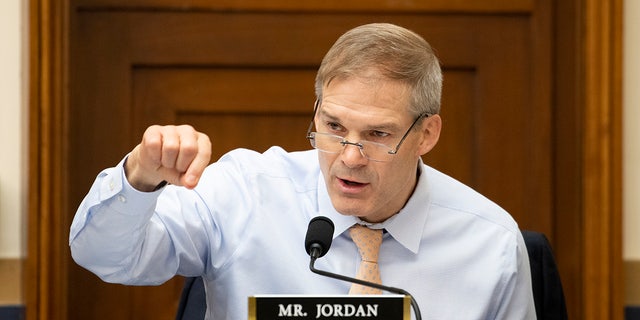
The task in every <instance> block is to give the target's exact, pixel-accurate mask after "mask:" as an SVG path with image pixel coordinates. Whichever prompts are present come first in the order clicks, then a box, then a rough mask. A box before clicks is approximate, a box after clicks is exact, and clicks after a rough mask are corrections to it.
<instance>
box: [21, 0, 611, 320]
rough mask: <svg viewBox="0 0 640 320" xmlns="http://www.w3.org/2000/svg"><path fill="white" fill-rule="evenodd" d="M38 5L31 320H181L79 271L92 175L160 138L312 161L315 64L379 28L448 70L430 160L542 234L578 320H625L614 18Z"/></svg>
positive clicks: (371, 5) (274, 6) (141, 3)
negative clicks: (185, 128) (73, 249)
mask: <svg viewBox="0 0 640 320" xmlns="http://www.w3.org/2000/svg"><path fill="white" fill-rule="evenodd" d="M31 3H32V7H31V44H32V46H31V50H32V51H31V52H32V53H31V60H30V61H31V67H32V68H31V85H32V87H31V99H32V103H31V122H30V126H31V133H32V136H31V141H30V144H31V146H30V150H31V155H32V158H31V161H30V169H31V170H30V171H31V178H30V192H31V198H30V217H29V221H30V222H29V226H30V230H29V260H28V261H27V266H26V267H27V269H26V271H27V272H26V274H27V275H26V282H25V283H26V290H27V317H28V319H102V318H105V319H106V318H109V319H111V318H118V319H172V317H173V312H174V310H175V306H176V303H177V297H178V294H179V289H180V286H181V281H180V279H178V278H177V279H174V280H172V281H170V282H169V283H167V284H165V285H163V286H160V287H156V288H134V287H124V286H119V285H108V284H104V283H102V282H100V281H99V280H98V279H97V278H96V277H95V276H93V275H91V274H89V273H88V272H86V271H84V270H81V269H80V268H78V267H77V266H75V264H74V263H73V262H72V261H71V260H70V257H69V252H68V249H67V248H68V246H67V244H66V241H67V240H66V238H67V237H68V228H69V224H70V221H71V219H72V216H73V213H74V211H75V208H76V207H77V205H78V204H79V201H80V200H81V199H82V196H83V195H84V193H85V192H86V191H87V190H88V187H89V185H90V184H91V182H92V180H93V179H94V177H95V175H96V174H97V172H98V171H99V170H101V169H102V168H104V167H106V166H111V165H113V164H115V163H117V161H119V160H120V158H121V157H122V156H123V155H124V154H125V153H126V152H127V151H128V150H130V149H131V148H132V147H133V146H134V145H135V144H136V143H137V140H138V139H139V136H140V134H141V132H142V131H143V129H144V128H145V127H146V126H147V125H149V124H152V123H185V122H186V123H190V124H193V125H195V126H196V127H198V128H200V129H201V130H203V131H204V132H206V133H208V134H210V135H211V137H212V139H213V144H214V154H215V155H214V157H215V156H216V155H220V154H221V153H222V152H224V151H226V150H228V149H230V148H234V147H249V148H254V149H258V150H261V149H264V148H265V147H266V146H269V145H272V144H279V145H283V146H285V147H287V148H288V149H291V150H295V149H302V148H307V146H306V143H307V142H306V141H305V139H304V130H305V129H306V124H307V123H308V118H309V117H310V115H311V109H312V103H313V99H314V97H313V76H314V73H315V69H316V68H317V66H318V64H319V62H320V59H321V58H322V55H323V54H324V53H325V52H326V50H327V49H328V48H329V47H330V45H331V44H332V43H333V41H335V39H336V38H337V37H338V36H339V35H340V34H342V33H343V32H344V31H346V30H347V29H349V28H351V27H353V26H356V25H359V24H362V23H367V22H373V21H388V22H394V23H398V24H400V25H403V26H406V27H409V28H411V29H414V30H415V31H417V32H419V33H420V34H422V35H423V36H424V37H425V38H426V39H427V41H429V42H430V43H431V44H432V45H433V46H434V47H435V48H436V50H437V51H438V55H439V56H440V58H441V60H442V63H443V69H444V73H445V88H444V96H443V107H442V109H443V111H442V116H443V118H444V129H443V135H442V139H441V142H440V143H439V145H438V146H437V147H436V149H435V150H434V151H433V152H432V153H430V154H429V155H427V157H426V158H425V161H427V162H428V163H430V164H431V165H433V166H435V167H437V168H438V169H440V170H442V171H444V172H446V173H448V174H450V175H452V176H454V177H456V178H458V179H460V180H462V181H463V182H465V183H467V184H469V185H471V186H473V187H474V188H476V189H478V190H479V191H481V192H482V193H484V194H486V195H487V196H489V197H490V198H492V199H494V200H495V201H496V202H498V203H499V204H501V205H502V206H504V207H505V208H506V209H507V210H509V211H510V212H511V213H512V214H513V215H514V217H515V218H516V220H517V221H518V222H519V223H520V225H521V227H522V228H523V229H533V230H538V231H542V232H545V234H547V236H548V237H549V238H550V239H551V241H552V243H553V245H554V248H555V250H556V255H557V258H558V263H559V267H560V270H561V276H562V278H563V283H564V285H565V292H566V296H567V302H568V305H569V312H570V315H571V318H577V319H609V318H610V319H620V317H621V312H622V307H621V303H622V299H621V296H620V292H621V285H622V284H621V281H620V278H619V275H620V272H619V271H620V269H621V253H620V234H619V230H620V221H619V220H620V212H619V209H620V208H619V207H620V201H619V200H620V199H619V196H617V193H616V192H617V191H619V182H620V176H621V174H620V172H619V167H620V163H619V160H620V158H619V152H620V151H619V139H620V138H619V132H618V131H617V130H618V129H617V128H618V127H617V124H618V121H619V117H620V115H619V113H618V112H619V110H620V106H619V97H618V94H619V92H618V91H616V90H617V89H616V88H617V87H616V84H617V81H619V80H618V78H617V77H618V76H619V71H620V66H619V61H620V60H619V56H618V54H619V30H618V29H617V28H618V24H617V23H616V22H615V21H616V20H615V17H616V16H618V15H619V10H620V5H619V1H617V0H615V1H604V2H600V1H595V0H584V1H579V0H573V1H563V2H561V3H560V2H558V3H556V2H552V1H549V0H517V1H513V0H504V1H500V0H487V1H473V2H469V1H445V0H440V1H429V2H422V1H402V2H400V1H398V2H393V1H392V2H390V1H382V0H380V1H377V0H374V1H350V2H345V1H319V0H318V1H305V2H300V3H298V2H291V1H284V0H280V1H259V0H254V1H228V2H221V1H217V2H215V3H213V2H211V1H204V0H202V1H198V0H193V1H189V2H184V1H178V0H127V1H125V0H76V1H70V2H69V1H59V2H58V1H51V0H40V1H38V0H32V1H31ZM584 21H588V22H589V23H588V24H587V25H588V28H586V29H585V28H584V27H583V26H584V25H585V24H584ZM594 66H595V67H594ZM603 132H604V133H605V134H603Z"/></svg>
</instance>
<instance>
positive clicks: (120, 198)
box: [118, 194, 127, 203]
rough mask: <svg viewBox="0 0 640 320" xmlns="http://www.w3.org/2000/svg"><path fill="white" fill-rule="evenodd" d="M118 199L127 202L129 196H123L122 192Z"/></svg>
mask: <svg viewBox="0 0 640 320" xmlns="http://www.w3.org/2000/svg"><path fill="white" fill-rule="evenodd" d="M118 200H119V201H120V202H122V203H125V202H127V198H125V196H123V195H121V194H119V195H118Z"/></svg>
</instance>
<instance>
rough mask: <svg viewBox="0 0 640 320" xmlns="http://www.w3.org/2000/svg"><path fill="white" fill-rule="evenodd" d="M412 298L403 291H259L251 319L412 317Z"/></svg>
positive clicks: (395, 319)
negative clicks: (320, 293)
mask: <svg viewBox="0 0 640 320" xmlns="http://www.w3.org/2000/svg"><path fill="white" fill-rule="evenodd" d="M410 308H411V299H410V298H409V297H408V296H402V295H330V296H309V295H256V296H253V297H249V320H286V319H297V320H306V319H314V320H315V319H359V320H362V319H371V320H410V319H411V309H410Z"/></svg>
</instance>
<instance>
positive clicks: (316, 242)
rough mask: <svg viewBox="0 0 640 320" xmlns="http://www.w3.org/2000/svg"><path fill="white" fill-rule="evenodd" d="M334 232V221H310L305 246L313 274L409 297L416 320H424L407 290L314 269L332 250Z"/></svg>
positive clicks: (326, 219) (314, 219) (318, 218)
mask: <svg viewBox="0 0 640 320" xmlns="http://www.w3.org/2000/svg"><path fill="white" fill-rule="evenodd" d="M333 230H334V226H333V221H331V219H329V218H327V217H323V216H318V217H315V218H313V219H311V221H309V227H308V229H307V236H306V237H305V240H304V245H305V248H306V249H307V253H308V254H309V256H311V261H310V262H309V269H310V270H311V272H313V273H316V274H319V275H321V276H325V277H329V278H333V279H338V280H342V281H347V282H351V283H357V284H359V285H363V286H367V287H372V288H376V289H380V290H384V291H388V292H392V293H396V294H401V295H406V296H409V298H410V299H411V307H413V312H414V313H415V315H416V320H422V315H421V314H420V308H419V307H418V303H417V302H416V299H414V298H413V296H412V295H411V294H410V293H409V292H407V291H406V290H403V289H400V288H394V287H387V286H384V285H381V284H378V283H374V282H369V281H364V280H362V279H356V278H351V277H347V276H343V275H340V274H337V273H331V272H328V271H324V270H319V269H316V268H315V267H314V265H315V263H316V260H317V259H318V258H320V257H322V256H324V255H325V254H327V252H328V251H329V248H331V241H333Z"/></svg>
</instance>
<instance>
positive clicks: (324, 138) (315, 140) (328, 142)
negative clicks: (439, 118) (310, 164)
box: [307, 101, 431, 162]
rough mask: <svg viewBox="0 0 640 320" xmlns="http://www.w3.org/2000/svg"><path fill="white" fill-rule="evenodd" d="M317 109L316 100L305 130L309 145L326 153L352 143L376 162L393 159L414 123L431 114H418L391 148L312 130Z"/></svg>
mask: <svg viewBox="0 0 640 320" xmlns="http://www.w3.org/2000/svg"><path fill="white" fill-rule="evenodd" d="M317 109H318V101H316V106H315V108H314V110H313V118H311V124H310V125H309V129H308V130H307V139H309V142H310V143H311V146H312V147H313V148H314V149H317V150H319V151H322V152H326V153H340V152H342V150H343V149H344V147H345V146H346V145H352V146H355V147H357V148H358V149H360V154H362V156H363V157H365V158H367V159H369V160H372V161H378V162H388V161H391V160H393V156H394V155H395V154H396V153H398V149H400V146H401V145H402V142H404V140H405V139H406V138H407V136H408V135H409V132H411V129H413V127H415V125H416V123H418V121H419V120H420V119H422V118H428V117H429V116H431V114H430V113H423V114H420V115H419V116H418V117H417V118H416V119H415V120H414V121H413V123H412V124H411V126H410V127H409V129H408V130H407V132H405V134H404V135H403V136H402V138H401V139H400V142H398V144H397V145H396V147H395V148H391V147H389V146H387V145H385V144H382V143H378V142H373V141H367V140H364V141H359V142H351V141H347V140H346V139H345V138H344V137H341V136H338V135H335V134H330V133H322V132H313V131H311V129H312V128H313V124H314V121H313V120H314V119H315V115H316V112H317Z"/></svg>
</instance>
